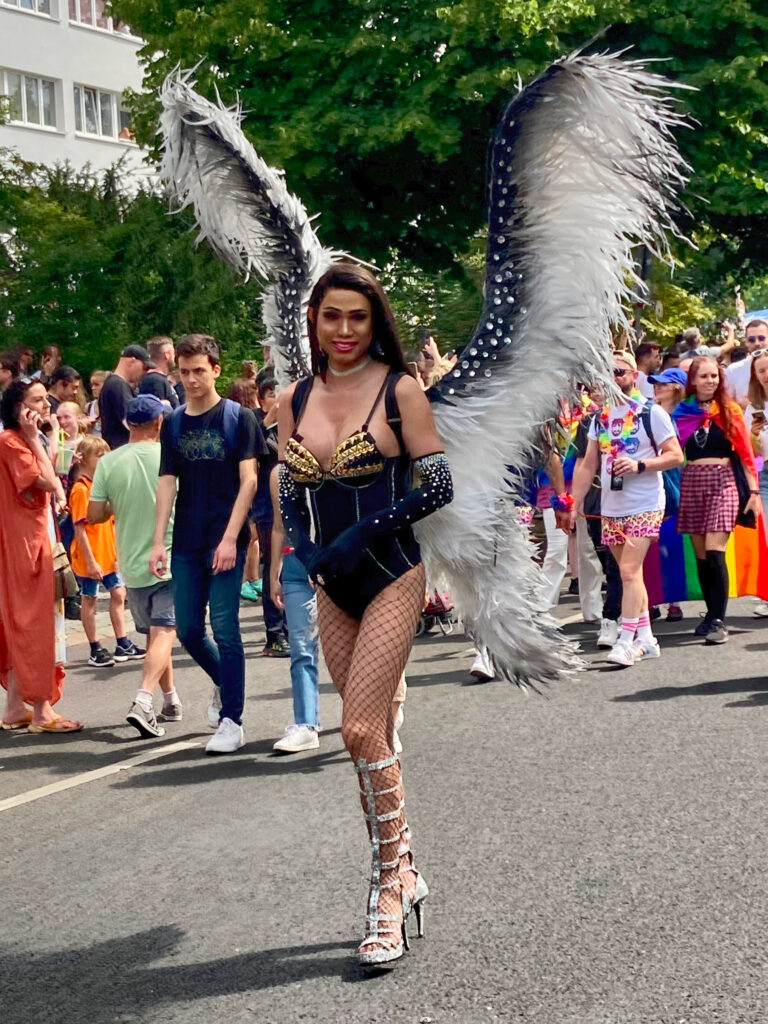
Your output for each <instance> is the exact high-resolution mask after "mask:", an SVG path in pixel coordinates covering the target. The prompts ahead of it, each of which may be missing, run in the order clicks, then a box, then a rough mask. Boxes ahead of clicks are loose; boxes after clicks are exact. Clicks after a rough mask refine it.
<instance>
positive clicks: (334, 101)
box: [113, 0, 768, 289]
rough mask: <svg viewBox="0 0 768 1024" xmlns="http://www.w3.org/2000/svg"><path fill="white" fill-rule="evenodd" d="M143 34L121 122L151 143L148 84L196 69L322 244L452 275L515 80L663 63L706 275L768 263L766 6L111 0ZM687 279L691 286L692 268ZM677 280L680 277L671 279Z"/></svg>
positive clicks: (477, 217)
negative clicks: (131, 108) (136, 79)
mask: <svg viewBox="0 0 768 1024" xmlns="http://www.w3.org/2000/svg"><path fill="white" fill-rule="evenodd" d="M113 7H114V9H115V10H116V11H117V12H119V14H120V16H121V17H123V18H124V19H126V20H127V21H128V22H129V23H130V24H131V25H133V26H134V27H135V28H136V29H137V30H138V31H139V32H140V33H141V34H142V35H143V36H144V37H145V39H146V40H147V45H146V47H145V48H144V50H143V51H142V59H143V60H144V62H145V65H146V78H145V85H146V91H145V93H144V94H143V96H141V97H136V110H137V124H138V128H139V133H140V137H141V138H142V140H143V141H144V142H145V143H151V142H153V141H154V131H155V125H156V116H157V108H156V100H155V95H156V89H157V88H158V87H159V85H160V83H161V82H162V79H163V77H164V76H165V75H166V74H167V73H168V72H170V71H171V70H172V68H173V67H174V66H175V65H176V64H180V65H181V66H182V67H192V66H194V65H195V64H198V63H199V64H200V66H199V68H198V71H197V79H198V83H199V87H200V89H201V90H202V91H203V92H204V93H207V94H208V95H213V93H214V90H215V89H217V90H218V91H219V92H220V94H221V96H222V97H223V99H224V100H225V101H227V102H234V101H235V100H236V98H237V97H238V96H239V97H240V98H241V100H242V103H243V107H244V109H245V110H246V111H247V118H246V122H245V128H246V131H247V133H248V134H249V136H250V138H251V140H252V141H253V142H254V144H255V146H256V148H257V150H258V151H259V152H260V153H261V154H262V155H263V156H264V157H265V159H266V160H267V161H268V162H270V163H273V164H276V165H278V166H280V167H283V168H284V169H285V171H286V174H287V180H288V182H289V183H290V187H291V188H292V189H293V190H294V191H296V192H297V193H298V194H299V195H300V196H301V197H302V199H303V200H304V201H305V203H306V204H307V206H308V208H309V209H310V210H311V211H312V212H320V213H322V223H321V232H322V235H323V238H324V239H326V241H327V243H328V244H333V245H336V246H340V247H343V248H346V249H347V250H348V251H350V252H353V253H355V254H357V255H359V256H361V257H364V258H368V259H372V260H374V261H375V262H377V263H379V264H380V265H381V264H382V262H383V261H384V259H385V257H386V254H387V253H389V252H390V251H392V250H394V251H397V252H398V253H399V254H400V255H401V256H402V258H404V259H406V260H410V261H412V262H413V263H414V264H415V265H417V266H419V267H420V268H422V269H424V270H430V271H433V270H443V269H449V270H451V269H455V264H454V254H455V253H457V252H464V251H465V250H466V248H467V245H468V240H469V239H470V238H471V237H472V236H473V235H474V234H475V232H476V231H477V230H478V229H479V228H480V227H481V225H482V222H483V217H484V208H483V207H484V202H483V197H484V184H485V169H486V153H487V146H488V141H489V137H490V133H491V131H492V129H493V125H494V124H495V122H496V119H497V117H498V115H499V113H500V111H501V109H502V107H503V105H504V104H505V102H506V101H507V99H508V97H509V95H510V91H511V89H512V88H513V85H514V83H515V82H516V80H517V77H518V75H519V76H521V78H522V79H523V80H528V79H529V78H530V77H531V76H532V75H534V74H535V73H536V72H537V71H539V70H541V69H542V68H543V67H544V66H545V65H546V64H548V63H549V62H550V61H552V60H553V59H556V58H557V57H559V56H560V55H561V54H563V53H567V52H568V51H569V50H571V49H573V48H575V47H578V46H580V45H583V44H584V43H585V42H586V41H588V40H589V39H590V38H591V37H592V36H593V34H594V33H595V32H597V31H599V30H601V29H607V31H606V33H605V36H604V38H603V39H602V40H601V41H600V42H599V43H598V44H596V45H599V46H604V45H607V46H611V47H619V46H625V45H632V46H634V48H635V50H634V52H635V54H636V55H640V56H648V57H659V58H664V59H665V60H666V61H667V63H666V64H664V65H661V66H660V70H662V71H664V72H665V73H666V74H667V75H669V76H670V77H671V78H674V79H676V80H679V81H681V82H683V83H686V84H689V85H693V86H695V87H696V88H697V89H698V90H699V91H697V92H694V91H686V92H685V93H683V94H682V97H681V102H682V103H683V104H684V106H685V107H686V108H687V109H688V110H689V111H690V113H691V115H692V117H693V118H695V119H696V120H697V121H698V127H696V128H694V129H693V130H691V131H690V132H684V133H682V135H681V138H680V143H681V146H682V148H683V151H684V153H685V154H686V156H687V158H688V160H689V162H690V163H691V165H692V167H693V170H694V177H693V181H692V184H691V188H690V190H689V194H688V196H687V197H686V198H687V201H688V205H689V207H690V208H691V211H692V214H693V220H692V222H690V223H689V224H688V225H685V224H684V225H683V226H684V228H686V227H687V228H688V229H689V230H692V229H693V228H694V227H695V228H696V230H700V231H705V232H706V233H707V234H708V238H709V240H710V244H711V245H712V246H714V248H715V249H717V250H718V263H719V267H718V271H719V272H720V273H721V275H731V276H734V277H735V276H736V275H738V274H742V275H747V276H749V275H753V274H757V273H760V271H761V268H763V267H768V241H767V239H768V232H766V231H765V222H766V216H767V215H768V147H766V141H768V126H767V125H766V118H767V117H768V113H767V111H768V69H767V68H766V52H768V12H766V13H763V12H764V11H765V6H764V4H763V3H762V0H720V2H718V3H717V4H713V3H711V2H705V0H453V2H446V3H443V4H440V2H439V0H438V2H437V3H435V2H434V0H429V2H428V0H409V2H408V3H405V2H397V0H395V2H391V3H387V4H382V3H380V2H377V0H253V2H252V3H250V4H249V5H248V6H247V7H243V5H242V3H241V2H240V0H161V2H160V3H159V4H158V2H157V0H113ZM685 263H686V267H687V266H688V265H691V267H692V269H693V272H692V274H691V275H690V280H686V281H681V284H689V285H690V287H692V288H694V289H695V288H696V287H698V285H699V283H700V281H699V279H698V278H697V274H696V259H695V258H686V260H685ZM682 276H685V269H684V270H683V275H682Z"/></svg>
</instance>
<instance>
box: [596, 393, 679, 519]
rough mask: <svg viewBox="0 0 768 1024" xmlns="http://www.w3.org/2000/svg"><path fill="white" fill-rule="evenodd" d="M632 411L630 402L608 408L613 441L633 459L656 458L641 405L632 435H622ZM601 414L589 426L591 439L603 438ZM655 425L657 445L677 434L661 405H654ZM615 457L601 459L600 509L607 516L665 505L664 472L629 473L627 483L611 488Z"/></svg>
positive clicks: (631, 513)
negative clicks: (618, 487) (615, 488)
mask: <svg viewBox="0 0 768 1024" xmlns="http://www.w3.org/2000/svg"><path fill="white" fill-rule="evenodd" d="M631 412H632V407H631V406H629V405H613V406H611V407H610V409H609V410H608V424H609V434H610V436H611V441H612V443H613V444H614V445H615V446H616V455H617V457H618V456H620V455H626V456H628V457H629V458H630V459H635V460H639V461H641V462H645V461H646V460H647V459H654V458H656V454H657V452H656V448H654V447H653V445H652V444H651V441H650V438H649V437H648V435H647V434H646V432H645V428H644V427H643V424H642V421H641V418H640V409H639V408H638V409H637V412H636V414H635V417H634V427H633V431H632V434H631V436H630V437H628V438H627V439H626V441H622V439H621V431H622V427H623V426H624V421H625V419H626V418H627V416H628V415H629V414H630V413H631ZM601 429H602V425H601V423H600V416H599V415H598V416H595V418H594V419H593V420H592V423H591V424H590V426H589V439H590V441H598V443H599V438H600V430H601ZM651 429H652V430H653V437H654V440H655V441H656V445H657V447H658V448H659V450H661V446H662V445H663V444H664V442H665V441H668V440H669V439H670V438H671V437H675V436H676V433H675V428H674V427H673V426H672V420H671V419H670V418H669V415H668V414H667V413H666V412H664V410H663V409H662V408H661V406H660V405H652V406H651ZM612 465H613V457H612V456H611V455H608V456H607V457H606V456H602V453H601V459H600V486H601V488H602V490H601V492H600V511H601V513H602V514H603V515H604V516H609V517H610V518H611V519H616V518H619V517H620V516H632V515H635V514H636V513H638V512H654V511H656V510H657V509H663V508H664V503H665V502H664V481H663V480H662V477H661V473H659V472H653V471H652V470H646V471H645V473H632V474H628V475H626V476H624V477H622V479H623V480H624V486H623V487H622V489H621V490H620V491H612V490H611V467H612Z"/></svg>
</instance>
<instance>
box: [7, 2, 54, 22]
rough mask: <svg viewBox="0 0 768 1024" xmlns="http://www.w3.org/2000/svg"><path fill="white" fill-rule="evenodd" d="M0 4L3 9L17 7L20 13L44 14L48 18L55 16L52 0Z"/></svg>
mask: <svg viewBox="0 0 768 1024" xmlns="http://www.w3.org/2000/svg"><path fill="white" fill-rule="evenodd" d="M0 4H2V5H3V6H4V7H18V8H19V10H21V11H33V12H34V13H35V14H45V15H46V16H47V17H49V18H53V17H55V16H56V9H55V7H54V4H53V2H52V0H0Z"/></svg>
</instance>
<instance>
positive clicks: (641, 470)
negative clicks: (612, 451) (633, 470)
mask: <svg viewBox="0 0 768 1024" xmlns="http://www.w3.org/2000/svg"><path fill="white" fill-rule="evenodd" d="M637 472H638V473H644V472H645V463H644V462H643V461H642V460H640V459H638V460H637Z"/></svg>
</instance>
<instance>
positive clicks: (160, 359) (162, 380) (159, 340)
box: [139, 336, 179, 409]
mask: <svg viewBox="0 0 768 1024" xmlns="http://www.w3.org/2000/svg"><path fill="white" fill-rule="evenodd" d="M147 350H148V352H149V354H150V356H151V357H152V362H153V363H154V364H155V365H154V368H153V369H151V370H148V371H147V373H145V374H144V376H143V377H142V379H141V383H140V384H139V394H140V395H154V396H155V397H156V398H159V399H160V401H161V402H167V403H168V404H169V405H170V407H171V409H175V408H176V407H177V406H178V404H179V396H178V395H177V394H176V390H175V388H174V386H173V384H171V382H170V381H169V380H168V374H169V373H170V372H171V370H173V368H174V366H175V365H176V353H175V351H174V348H173V338H167V337H165V336H158V337H156V338H150V339H149V341H148V342H147Z"/></svg>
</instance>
